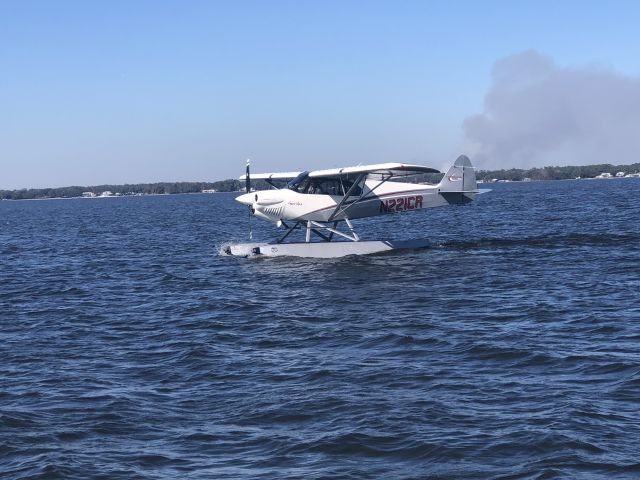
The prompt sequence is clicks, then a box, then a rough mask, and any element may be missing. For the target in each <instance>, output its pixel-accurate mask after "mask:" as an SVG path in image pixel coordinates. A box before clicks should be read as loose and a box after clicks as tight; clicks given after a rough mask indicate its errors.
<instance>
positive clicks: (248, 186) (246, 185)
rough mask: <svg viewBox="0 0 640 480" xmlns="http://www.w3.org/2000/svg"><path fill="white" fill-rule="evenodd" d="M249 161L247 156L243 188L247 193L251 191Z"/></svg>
mask: <svg viewBox="0 0 640 480" xmlns="http://www.w3.org/2000/svg"><path fill="white" fill-rule="evenodd" d="M250 163H251V160H249V159H248V158H247V174H246V176H245V178H244V188H245V190H246V191H247V193H249V192H250V191H251V176H250V175H249V164H250Z"/></svg>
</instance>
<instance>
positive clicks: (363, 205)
mask: <svg viewBox="0 0 640 480" xmlns="http://www.w3.org/2000/svg"><path fill="white" fill-rule="evenodd" d="M425 174H440V175H442V172H440V171H439V170H437V169H434V168H431V167H425V166H421V165H410V164H405V163H381V164H375V165H359V166H355V167H344V168H331V169H327V170H314V171H305V172H281V173H259V174H250V162H249V160H247V166H246V172H245V174H244V175H242V176H241V177H240V180H244V182H245V193H244V194H243V195H240V196H239V197H237V198H236V200H237V201H238V202H240V203H241V204H243V205H247V206H248V207H249V238H250V239H251V238H252V233H251V217H252V216H255V217H257V218H260V219H262V220H266V221H269V222H271V223H273V224H275V225H276V226H277V227H279V228H284V233H282V234H281V235H280V236H279V238H278V239H277V240H275V241H274V242H272V243H245V244H235V245H227V246H226V247H225V248H224V249H223V252H224V253H225V254H226V255H234V256H243V257H250V256H264V257H276V256H293V257H309V258H335V257H343V256H346V255H367V254H373V253H380V252H385V251H390V250H396V249H413V248H422V247H426V246H428V245H429V241H428V239H414V240H361V238H360V236H359V235H358V234H357V233H356V231H355V230H354V227H353V223H352V220H355V219H360V218H367V217H373V216H377V215H386V214H393V213H404V212H412V211H416V210H423V209H425V208H433V207H441V206H446V205H463V204H467V203H469V202H471V201H473V200H474V199H475V198H476V196H477V195H479V194H481V193H485V192H486V191H488V190H479V189H478V186H477V183H476V174H475V168H474V167H473V165H472V164H471V161H470V160H469V158H468V157H467V156H465V155H461V156H459V157H458V158H457V160H456V161H455V162H454V164H453V166H452V167H451V168H450V169H449V170H448V171H447V172H446V173H445V174H444V176H442V179H441V180H440V181H439V182H438V183H417V180H420V179H424V178H425V177H426V175H425ZM252 180H264V181H266V182H267V183H268V184H269V185H270V186H271V189H270V190H260V191H254V190H253V189H252V187H251V181H252ZM411 180H413V181H411ZM283 184H284V187H283V186H282V185H283ZM296 232H298V233H299V234H301V237H302V238H300V236H298V238H299V240H298V241H292V239H294V238H296V235H295V233H296Z"/></svg>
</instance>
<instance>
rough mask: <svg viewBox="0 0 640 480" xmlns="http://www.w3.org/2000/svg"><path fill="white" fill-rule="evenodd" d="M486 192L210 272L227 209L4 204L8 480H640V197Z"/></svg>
mask: <svg viewBox="0 0 640 480" xmlns="http://www.w3.org/2000/svg"><path fill="white" fill-rule="evenodd" d="M494 188H495V189H494V191H493V192H491V193H489V194H487V195H485V196H483V197H481V198H480V199H479V200H478V201H477V202H475V203H474V204H472V205H469V206H465V207H447V208H441V209H432V210H428V211H425V212H420V213H413V212H412V213H409V214H405V215H392V216H387V217H384V218H380V219H377V220H375V221H366V220H362V221H359V222H357V223H356V227H359V230H360V233H361V234H362V235H363V236H364V237H367V238H375V237H378V236H380V235H387V236H388V235H391V236H395V237H396V238H403V237H406V238H412V237H414V238H415V237H424V236H428V237H429V238H431V239H432V241H433V246H432V247H431V248H428V249H424V250H419V251H411V252H396V253H391V254H383V255H377V256H370V257H360V258H343V259H337V260H300V259H297V260H296V259H283V258H278V259H261V260H248V259H242V258H229V257H221V256H218V255H217V252H218V250H219V247H220V246H221V245H223V244H224V243H225V242H228V241H232V240H236V241H238V240H243V239H245V237H246V233H245V232H246V208H245V207H243V206H242V205H239V204H237V203H236V202H234V201H233V195H230V194H216V195H185V196H166V197H142V198H111V199H78V200H51V201H24V202H8V201H5V202H0V276H1V283H0V327H1V331H0V360H1V361H0V476H2V477H3V478H116V479H118V478H120V479H129V478H234V479H235V478H478V479H484V478H502V479H507V478H509V479H520V478H522V479H524V478H527V479H529V478H531V479H533V478H609V477H614V478H638V477H640V460H639V459H640V441H638V439H639V438H640V293H639V292H640V182H639V181H637V180H632V179H628V180H627V179H623V180H610V181H572V182H548V183H537V182H532V183H522V184H503V185H496V186H495V187H494ZM272 232H273V230H272V228H271V227H270V226H269V225H267V224H265V223H263V222H259V221H255V220H254V233H255V236H257V237H259V238H269V236H270V235H271V234H272Z"/></svg>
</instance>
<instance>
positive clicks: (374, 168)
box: [243, 163, 441, 178]
mask: <svg viewBox="0 0 640 480" xmlns="http://www.w3.org/2000/svg"><path fill="white" fill-rule="evenodd" d="M362 173H364V174H368V175H369V176H374V175H380V176H381V177H383V176H384V177H388V178H392V177H409V176H411V175H419V174H421V173H441V172H440V171H439V170H436V169H435V168H431V167H423V166H422V165H410V164H407V163H378V164H374V165H359V166H357V167H344V168H330V169H327V170H314V171H312V172H309V176H310V177H314V178H315V177H340V176H347V175H357V174H362ZM252 176H253V175H252ZM243 178H244V177H243Z"/></svg>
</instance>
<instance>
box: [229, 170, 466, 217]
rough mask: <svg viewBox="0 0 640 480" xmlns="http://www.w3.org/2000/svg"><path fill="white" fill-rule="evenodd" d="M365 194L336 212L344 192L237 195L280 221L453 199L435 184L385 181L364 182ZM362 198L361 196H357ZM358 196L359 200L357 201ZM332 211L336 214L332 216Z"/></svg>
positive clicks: (412, 206)
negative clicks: (339, 193)
mask: <svg viewBox="0 0 640 480" xmlns="http://www.w3.org/2000/svg"><path fill="white" fill-rule="evenodd" d="M363 188H364V195H363V196H362V197H360V196H350V197H348V198H347V199H346V201H345V202H344V203H343V204H342V206H341V208H340V209H339V210H338V212H337V214H334V213H335V212H336V207H337V206H338V205H339V204H340V202H341V201H342V199H343V196H340V195H327V194H313V193H299V192H296V191H294V190H289V189H286V188H284V189H278V190H264V191H259V192H253V193H248V194H246V195H242V196H241V197H238V201H240V202H241V203H245V204H248V205H251V206H252V207H253V209H254V214H255V215H256V216H257V217H260V218H263V219H265V220H269V221H271V222H274V223H277V222H278V221H279V220H283V221H287V220H293V221H308V220H311V221H315V222H328V221H338V220H344V219H345V218H348V219H350V220H353V219H357V218H364V217H373V216H376V215H384V214H389V213H399V212H407V211H411V210H420V209H423V208H431V207H439V206H443V205H447V204H450V203H463V202H462V201H461V202H452V200H451V199H450V198H449V199H447V198H445V196H443V195H442V194H440V189H439V188H438V186H436V185H421V184H416V183H400V182H385V183H383V184H380V182H379V181H376V180H367V181H365V182H364V187H363ZM358 199H359V200H358ZM356 200H358V201H357V202H356ZM332 215H333V216H332Z"/></svg>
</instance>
